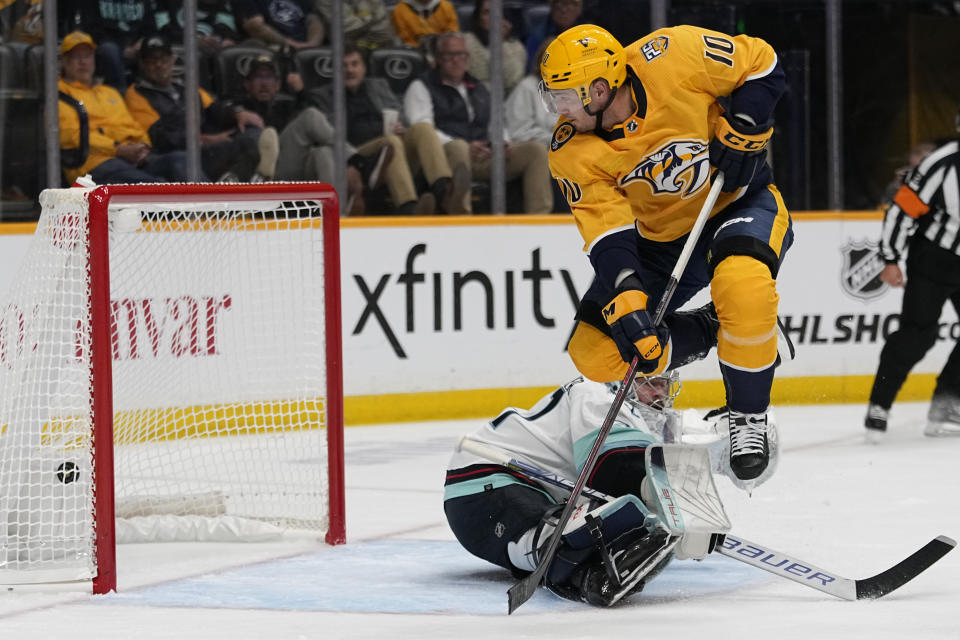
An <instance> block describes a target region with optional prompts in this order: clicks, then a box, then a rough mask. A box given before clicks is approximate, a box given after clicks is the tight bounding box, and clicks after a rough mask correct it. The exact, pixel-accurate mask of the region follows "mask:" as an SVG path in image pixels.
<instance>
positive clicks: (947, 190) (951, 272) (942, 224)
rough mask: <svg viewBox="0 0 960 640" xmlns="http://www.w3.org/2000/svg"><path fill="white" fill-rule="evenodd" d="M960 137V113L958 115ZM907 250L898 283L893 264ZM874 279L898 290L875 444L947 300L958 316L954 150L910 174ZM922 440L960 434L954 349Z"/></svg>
mask: <svg viewBox="0 0 960 640" xmlns="http://www.w3.org/2000/svg"><path fill="white" fill-rule="evenodd" d="M957 130H958V131H960V113H958V114H957ZM905 248H907V249H908V250H907V251H906V267H907V276H908V277H907V278H906V283H904V276H903V271H901V270H900V266H899V264H898V263H899V261H900V258H901V257H902V256H903V253H904V249H905ZM880 252H881V255H882V256H883V259H884V261H885V262H886V266H885V267H884V268H883V271H882V272H881V273H880V278H881V279H882V280H883V281H884V282H886V283H887V284H888V285H890V286H891V287H903V288H904V290H903V308H902V309H901V311H900V327H899V329H898V330H897V331H895V332H894V333H892V334H890V336H889V337H888V338H887V342H886V344H884V346H883V350H882V351H881V353H880V364H879V366H878V367H877V375H876V378H874V381H873V389H872V390H871V391H870V405H869V407H868V408H867V416H866V419H865V421H864V425H865V426H866V428H867V438H868V439H869V440H876V439H877V438H878V436H880V435H881V434H882V433H883V432H884V431H886V429H887V416H888V415H889V413H890V407H891V405H892V404H893V400H894V398H895V397H896V395H897V392H898V391H899V390H900V387H901V386H902V385H903V381H904V380H906V378H907V374H909V373H910V369H912V368H913V366H914V365H915V364H916V363H917V362H919V361H920V359H921V358H923V356H924V355H925V354H926V353H927V351H929V350H930V347H932V346H933V345H934V343H935V342H936V340H937V330H938V323H939V319H940V312H941V310H942V309H943V305H944V303H945V302H946V301H947V300H950V302H951V303H953V308H954V309H955V310H956V311H957V312H958V313H960V143H958V140H956V139H953V140H949V141H947V142H942V143H941V144H940V145H939V146H937V147H936V148H935V149H934V150H933V151H931V152H930V154H929V155H928V156H927V157H925V158H924V159H923V160H921V161H920V163H919V164H918V165H917V166H916V167H915V168H914V169H913V171H912V172H911V173H910V174H909V176H908V177H907V180H906V182H905V183H904V185H903V186H902V187H900V189H899V191H897V193H896V196H894V198H893V202H892V203H891V204H890V206H889V207H888V208H887V211H886V215H885V216H884V220H883V236H882V237H881V240H880ZM924 434H925V435H928V436H947V435H960V344H955V345H954V347H953V350H952V351H951V352H950V357H949V358H948V359H947V363H946V364H945V365H944V367H943V370H942V371H941V372H940V376H939V377H938V378H937V386H936V389H935V390H934V392H933V399H932V400H931V402H930V409H929V412H928V414H927V426H926V428H925V429H924Z"/></svg>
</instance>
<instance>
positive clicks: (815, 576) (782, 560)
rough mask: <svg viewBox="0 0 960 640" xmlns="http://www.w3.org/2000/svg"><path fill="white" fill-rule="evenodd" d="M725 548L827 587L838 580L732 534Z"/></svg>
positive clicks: (724, 544)
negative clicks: (746, 542) (745, 541)
mask: <svg viewBox="0 0 960 640" xmlns="http://www.w3.org/2000/svg"><path fill="white" fill-rule="evenodd" d="M723 548H724V549H728V550H734V551H735V552H736V553H738V554H740V555H742V556H744V557H746V558H750V559H751V560H754V561H755V562H762V563H763V564H765V565H767V566H769V567H771V568H773V569H776V570H778V571H781V572H783V573H789V574H790V575H793V576H798V577H801V578H804V579H806V580H813V581H816V582H820V583H821V584H823V585H826V584H828V583H830V582H835V581H836V579H837V578H836V576H831V575H830V574H828V573H824V572H822V571H819V570H817V569H815V568H813V567H808V566H806V565H803V564H801V563H799V562H797V561H795V560H791V559H790V558H788V557H786V556H784V555H782V554H779V553H777V552H776V551H768V550H767V549H762V548H760V547H758V546H756V545H753V544H745V543H743V542H741V541H740V540H737V539H736V538H735V537H733V536H732V535H730V534H727V535H726V537H725V538H724V540H723Z"/></svg>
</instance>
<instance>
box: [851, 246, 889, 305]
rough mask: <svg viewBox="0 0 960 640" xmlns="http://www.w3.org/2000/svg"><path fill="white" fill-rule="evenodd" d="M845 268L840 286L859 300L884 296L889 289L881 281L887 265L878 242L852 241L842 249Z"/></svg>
mask: <svg viewBox="0 0 960 640" xmlns="http://www.w3.org/2000/svg"><path fill="white" fill-rule="evenodd" d="M840 252H841V253H842V255H843V266H842V267H841V269H840V285H841V287H842V288H843V292H844V293H846V294H847V295H849V296H851V297H853V298H857V299H859V300H870V299H872V298H876V297H879V296H882V295H883V294H884V293H886V292H887V290H888V289H889V287H888V286H887V285H886V284H885V283H884V282H883V280H881V279H880V272H881V271H883V267H884V265H885V264H886V263H885V262H884V261H883V257H882V256H881V255H880V248H879V246H878V245H877V243H876V242H871V241H869V240H861V241H855V240H850V241H848V242H847V243H846V244H845V245H843V246H842V247H841V248H840Z"/></svg>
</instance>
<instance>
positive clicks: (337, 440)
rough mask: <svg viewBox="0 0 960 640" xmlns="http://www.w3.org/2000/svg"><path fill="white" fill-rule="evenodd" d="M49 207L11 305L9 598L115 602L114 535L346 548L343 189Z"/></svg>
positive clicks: (136, 192)
mask: <svg viewBox="0 0 960 640" xmlns="http://www.w3.org/2000/svg"><path fill="white" fill-rule="evenodd" d="M41 204H42V214H41V217H40V220H39V222H38V225H37V230H36V234H35V235H34V237H33V238H32V239H31V242H30V246H29V249H28V252H27V254H26V256H25V258H24V260H23V263H22V266H21V268H20V270H19V272H18V274H17V275H16V277H15V279H14V280H13V284H12V286H11V288H10V290H9V291H8V292H7V295H6V296H5V297H4V298H0V314H2V315H0V584H21V583H37V582H52V581H56V582H63V581H75V580H92V581H93V590H94V592H97V593H102V592H106V591H109V590H111V589H113V588H115V567H114V558H115V551H114V545H115V542H116V537H117V535H119V536H120V537H121V538H128V539H133V540H137V541H145V540H159V541H170V540H184V539H189V540H203V539H216V540H224V539H241V540H242V539H253V540H259V539H265V538H269V537H273V536H275V535H282V534H283V533H285V532H287V531H289V530H306V531H309V532H316V533H317V534H318V536H319V535H322V536H324V537H325V539H326V541H327V542H328V543H332V544H336V543H339V542H343V540H344V518H343V457H342V449H343V446H342V420H343V419H342V382H341V377H342V373H341V353H340V298H339V286H340V285H339V220H338V216H337V200H336V196H335V194H334V192H333V191H332V190H331V189H330V188H329V186H327V185H320V184H309V183H293V184H281V183H276V184H265V185H137V186H133V185H130V186H106V187H99V188H96V189H81V188H74V189H56V190H47V191H45V192H43V194H42V195H41ZM114 514H115V515H116V518H117V520H116V521H115V520H114Z"/></svg>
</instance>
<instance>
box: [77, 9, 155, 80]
mask: <svg viewBox="0 0 960 640" xmlns="http://www.w3.org/2000/svg"><path fill="white" fill-rule="evenodd" d="M60 10H61V12H62V13H61V15H65V16H67V17H68V20H69V21H70V22H71V24H72V25H76V28H77V29H79V30H81V31H84V32H86V33H88V34H90V37H91V38H93V40H94V42H96V43H97V54H96V55H97V71H98V72H99V74H100V76H101V77H102V78H103V81H104V82H105V83H107V84H108V85H110V86H111V87H114V88H116V89H117V90H118V91H120V92H123V91H124V90H126V88H127V84H128V81H129V77H132V76H133V74H134V73H135V71H136V66H137V51H138V50H139V49H140V42H141V41H142V40H143V38H144V36H145V35H147V34H149V33H151V32H152V31H153V30H154V24H155V19H154V15H153V2H148V1H144V0H97V1H96V2H91V1H90V0H64V1H63V2H62V4H61V6H60Z"/></svg>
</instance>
